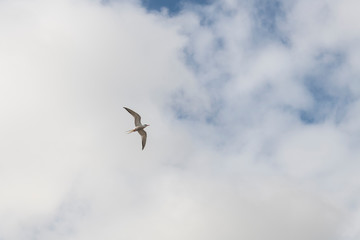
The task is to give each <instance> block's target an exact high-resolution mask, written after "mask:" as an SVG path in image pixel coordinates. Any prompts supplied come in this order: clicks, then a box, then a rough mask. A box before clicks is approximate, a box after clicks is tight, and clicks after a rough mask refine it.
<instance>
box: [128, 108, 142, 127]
mask: <svg viewBox="0 0 360 240" xmlns="http://www.w3.org/2000/svg"><path fill="white" fill-rule="evenodd" d="M124 108H125V110H126V111H128V112H129V113H130V114H131V115H132V116H133V117H134V119H135V126H136V127H138V126H141V125H142V124H141V117H140V115H139V114H137V113H136V112H134V111H133V110H131V109H130V108H127V107H124Z"/></svg>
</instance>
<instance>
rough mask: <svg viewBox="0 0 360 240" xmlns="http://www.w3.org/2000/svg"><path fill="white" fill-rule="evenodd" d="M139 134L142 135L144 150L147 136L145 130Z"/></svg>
mask: <svg viewBox="0 0 360 240" xmlns="http://www.w3.org/2000/svg"><path fill="white" fill-rule="evenodd" d="M138 133H139V134H140V135H141V142H142V150H144V147H145V144H146V137H147V134H146V132H145V131H144V130H143V129H141V130H139V131H138Z"/></svg>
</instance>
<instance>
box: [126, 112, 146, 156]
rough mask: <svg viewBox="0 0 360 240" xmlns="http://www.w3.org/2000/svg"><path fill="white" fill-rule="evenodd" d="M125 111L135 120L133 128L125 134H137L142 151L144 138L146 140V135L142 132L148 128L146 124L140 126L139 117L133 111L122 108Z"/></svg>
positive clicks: (144, 142)
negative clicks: (139, 137)
mask: <svg viewBox="0 0 360 240" xmlns="http://www.w3.org/2000/svg"><path fill="white" fill-rule="evenodd" d="M124 108H125V110H126V111H128V112H129V113H130V114H131V115H132V116H133V117H134V119H135V128H134V129H131V130H129V131H127V133H132V132H138V133H139V134H140V136H141V143H142V149H141V150H144V147H145V144H146V138H147V134H146V132H145V130H144V128H146V127H148V126H150V125H148V124H141V116H140V115H139V114H138V113H136V112H135V111H133V110H131V109H130V108H127V107H124Z"/></svg>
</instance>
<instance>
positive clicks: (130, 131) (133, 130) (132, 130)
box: [126, 129, 135, 133]
mask: <svg viewBox="0 0 360 240" xmlns="http://www.w3.org/2000/svg"><path fill="white" fill-rule="evenodd" d="M126 132H127V133H132V132H135V129H131V130H129V131H126Z"/></svg>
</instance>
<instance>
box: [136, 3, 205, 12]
mask: <svg viewBox="0 0 360 240" xmlns="http://www.w3.org/2000/svg"><path fill="white" fill-rule="evenodd" d="M186 3H195V4H201V5H202V4H208V3H210V0H142V4H143V6H144V7H145V8H146V9H148V10H150V11H154V10H155V11H160V10H161V9H162V8H167V9H168V10H169V13H170V14H176V13H178V12H180V11H181V9H182V6H183V5H184V4H186Z"/></svg>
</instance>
